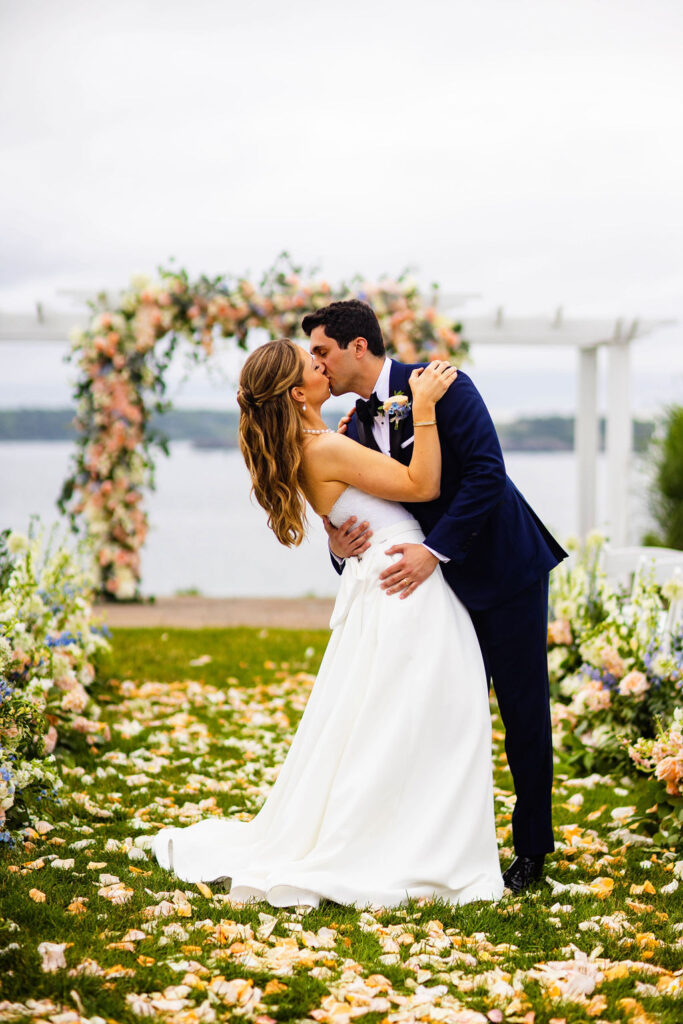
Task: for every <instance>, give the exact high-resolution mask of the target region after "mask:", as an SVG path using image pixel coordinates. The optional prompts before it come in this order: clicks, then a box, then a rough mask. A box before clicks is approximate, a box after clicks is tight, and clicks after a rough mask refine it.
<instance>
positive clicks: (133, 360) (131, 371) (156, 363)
mask: <svg viewBox="0 0 683 1024" xmlns="http://www.w3.org/2000/svg"><path fill="white" fill-rule="evenodd" d="M346 298H360V299H362V300H364V301H367V302H369V303H370V304H371V305H372V307H373V308H374V310H375V312H376V313H377V316H378V318H379V321H380V324H381V326H382V331H383V333H384V337H385V341H386V343H387V349H388V351H389V353H390V355H392V356H394V357H396V358H398V359H400V360H402V361H405V362H416V361H419V360H422V359H431V358H447V359H450V360H452V361H453V362H456V363H459V362H461V361H462V359H463V358H464V356H465V355H466V353H467V343H466V342H465V341H463V340H462V338H461V337H460V333H459V331H460V327H459V325H458V324H454V323H453V322H452V321H450V320H449V319H447V318H446V317H444V316H442V315H441V314H439V313H438V312H437V310H436V308H435V306H434V304H433V303H432V304H427V303H425V302H424V301H423V298H422V296H421V295H420V292H419V289H418V287H417V285H416V283H415V282H414V281H413V280H411V279H410V278H408V277H407V276H406V275H403V276H401V277H399V278H398V279H397V280H389V279H387V278H383V279H381V280H380V281H379V282H378V283H377V284H369V283H367V282H364V281H363V280H362V279H361V278H354V279H353V280H352V281H351V282H350V283H349V284H342V285H340V286H339V287H338V288H337V289H333V288H332V287H331V285H330V284H328V283H327V282H326V281H324V280H319V279H316V278H307V279H305V278H304V277H303V274H302V269H301V268H300V267H295V266H294V265H293V264H292V263H291V261H290V259H289V256H288V255H287V254H286V253H283V254H282V255H281V256H280V257H279V259H278V260H277V261H276V263H275V265H274V266H273V267H272V268H271V269H270V270H268V271H267V273H266V274H265V275H264V277H263V278H262V280H261V281H260V283H259V284H258V286H255V285H254V284H252V282H251V281H250V280H249V279H248V278H245V277H242V278H236V279H233V278H228V277H223V276H221V277H215V278H208V277H205V276H202V277H200V278H199V279H198V280H197V281H191V280H190V278H189V276H188V274H187V272H186V271H185V270H169V269H164V268H160V269H159V276H158V279H157V280H156V281H151V280H149V279H147V278H145V279H142V278H136V279H133V281H132V282H131V288H130V290H129V291H127V292H126V293H125V294H124V295H123V296H122V298H121V301H120V303H119V305H118V306H117V307H116V308H111V307H110V305H109V304H108V302H107V299H106V296H102V297H101V298H100V299H99V300H98V301H97V302H96V303H94V304H93V307H92V310H93V315H92V318H91V320H90V323H89V324H88V326H87V327H86V329H85V330H78V331H76V332H74V335H73V338H72V341H73V346H72V353H71V358H72V359H74V360H75V361H77V362H78V366H79V369H80V379H79V381H78V383H77V386H76V391H75V398H76V403H77V413H76V421H75V423H76V427H77V429H78V431H79V435H80V436H79V440H78V442H77V450H76V454H75V458H74V463H73V468H72V472H71V475H70V476H69V478H68V479H67V480H66V482H65V484H64V487H63V490H62V494H61V497H60V500H59V507H60V509H61V510H62V512H69V514H70V515H71V518H72V524H73V525H76V523H77V522H78V521H79V520H82V521H83V522H84V524H85V529H86V532H87V533H88V534H89V536H90V537H91V538H92V539H93V541H94V544H95V554H96V562H97V574H98V580H97V583H98V587H99V590H100V591H101V592H102V593H104V594H105V595H106V596H108V597H109V598H111V599H119V600H120V599H132V598H135V597H136V596H137V595H138V587H139V582H140V550H141V548H142V546H143V544H144V542H145V537H146V535H147V516H146V514H145V510H144V506H143V494H144V490H145V488H149V487H153V485H154V458H153V450H154V448H161V449H162V450H163V451H164V452H166V454H168V445H167V442H166V441H165V439H164V438H163V437H162V436H161V435H159V434H158V433H156V432H154V431H153V430H152V429H151V427H150V418H151V416H152V414H153V413H154V412H164V411H166V410H167V409H168V408H170V403H168V402H164V401H163V395H164V392H165V389H166V383H165V373H166V370H167V368H168V365H169V363H170V361H171V358H172V356H173V353H174V351H175V348H176V346H177V344H178V341H179V340H180V339H181V338H183V339H186V340H187V341H189V342H190V344H191V351H192V356H193V358H194V360H195V361H197V362H200V361H206V360H208V359H209V358H210V357H211V355H212V352H213V349H214V344H215V341H216V340H217V338H218V337H223V338H233V339H234V340H235V342H236V344H237V345H238V346H239V347H240V348H246V346H247V336H248V333H249V331H250V330H252V329H254V328H261V329H263V330H265V331H267V333H268V335H269V336H270V337H271V338H275V337H283V336H284V337H293V336H295V335H296V334H297V333H298V332H299V331H300V324H301V320H302V318H303V317H304V316H305V315H306V314H307V313H309V312H312V311H314V310H316V309H319V308H320V307H321V306H325V305H327V304H328V303H330V302H333V301H335V300H338V299H346Z"/></svg>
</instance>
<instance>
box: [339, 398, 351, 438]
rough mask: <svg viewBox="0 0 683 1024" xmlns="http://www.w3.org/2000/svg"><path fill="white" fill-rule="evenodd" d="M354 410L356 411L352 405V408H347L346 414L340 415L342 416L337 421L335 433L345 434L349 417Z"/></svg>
mask: <svg viewBox="0 0 683 1024" xmlns="http://www.w3.org/2000/svg"><path fill="white" fill-rule="evenodd" d="M355 411H356V407H355V405H354V407H353V409H349V411H348V412H347V414H346V416H342V418H341V419H340V420H339V423H338V424H337V433H338V434H345V433H346V431H347V430H348V426H349V423H350V422H351V417H352V416H353V414H354V412H355Z"/></svg>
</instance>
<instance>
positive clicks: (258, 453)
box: [237, 338, 306, 547]
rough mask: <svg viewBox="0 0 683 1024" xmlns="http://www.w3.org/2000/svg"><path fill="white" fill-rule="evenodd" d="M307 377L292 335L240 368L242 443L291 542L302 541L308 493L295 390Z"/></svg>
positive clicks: (258, 491)
mask: <svg viewBox="0 0 683 1024" xmlns="http://www.w3.org/2000/svg"><path fill="white" fill-rule="evenodd" d="M302 379H303V372H302V362H301V349H300V348H299V347H298V345H295V344H294V343H293V342H292V341H289V339H287V338H278V339H277V341H268V342H266V344H265V345H261V346H260V347H259V348H257V349H256V351H255V352H252V354H251V355H250V356H249V358H248V359H247V361H246V363H245V364H244V366H243V368H242V373H241V374H240V386H239V391H238V392H237V401H238V402H239V407H240V411H241V412H240V429H239V439H240V448H241V450H242V455H243V456H244V461H245V462H246V464H247V468H248V470H249V473H250V475H251V482H252V489H253V492H254V494H255V495H256V500H257V501H258V503H259V505H261V507H262V508H264V509H265V510H266V512H267V513H268V526H270V528H271V530H272V531H273V533H274V534H275V536H276V537H277V539H278V540H279V541H280V543H281V544H285V545H286V546H287V547H293V546H296V545H298V544H301V541H302V540H303V539H304V535H305V527H306V499H305V498H304V495H303V492H302V490H301V472H302V454H303V439H304V435H303V432H302V427H301V419H300V416H299V413H298V411H297V409H296V404H295V402H294V399H293V398H292V396H291V394H290V391H291V389H292V388H293V387H296V386H297V385H300V384H301V383H302Z"/></svg>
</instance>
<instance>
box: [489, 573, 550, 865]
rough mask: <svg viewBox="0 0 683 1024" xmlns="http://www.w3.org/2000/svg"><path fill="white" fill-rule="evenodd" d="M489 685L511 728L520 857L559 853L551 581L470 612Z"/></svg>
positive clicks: (515, 827) (509, 754) (515, 829)
mask: <svg viewBox="0 0 683 1024" xmlns="http://www.w3.org/2000/svg"><path fill="white" fill-rule="evenodd" d="M470 615H471V616H472V621H473V623H474V628H475V630H476V631H477V636H478V638H479V644H480V647H481V650H482V654H483V656H484V664H485V667H486V674H487V677H488V680H489V683H490V682H491V681H492V682H493V688H494V690H495V693H496V698H497V700H498V707H499V708H500V714H501V718H502V719H503V724H504V726H505V752H506V754H507V758H508V764H509V765H510V771H511V772H512V778H513V780H514V784H515V792H516V794H517V803H516V804H515V809H514V812H513V814H512V835H513V840H514V846H515V853H516V854H517V855H518V856H522V857H538V856H541V855H542V854H545V853H550V852H551V851H552V850H553V849H554V848H555V846H554V842H553V829H552V782H553V747H552V732H551V725H550V704H549V699H550V697H549V684H548V656H547V632H548V576H547V575H546V576H543V577H542V578H541V579H540V580H537V581H536V583H534V584H532V585H531V586H530V587H527V588H526V589H525V590H522V591H521V592H520V593H519V594H516V595H515V596H514V597H512V598H510V599H509V600H508V601H506V602H505V603H504V604H502V605H499V606H498V607H496V608H486V609H484V610H482V611H474V610H472V609H470Z"/></svg>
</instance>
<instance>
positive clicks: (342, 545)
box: [323, 516, 372, 561]
mask: <svg viewBox="0 0 683 1024" xmlns="http://www.w3.org/2000/svg"><path fill="white" fill-rule="evenodd" d="M369 525H370V524H369V523H367V522H365V521H363V522H362V523H358V524H357V525H356V517H355V516H351V517H350V519H347V520H346V522H345V523H342V524H341V526H339V527H336V526H333V525H332V523H331V522H330V521H329V519H328V518H327V516H323V526H324V527H325V532H326V534H327V536H328V537H329V538H330V551H331V552H332V554H333V555H334V556H335V558H338V559H339V560H340V561H341V560H343V559H345V558H352V557H353V555H362V554H363V552H364V551H367V550H368V548H369V547H370V538H371V537H372V530H369V529H368V527H369Z"/></svg>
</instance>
